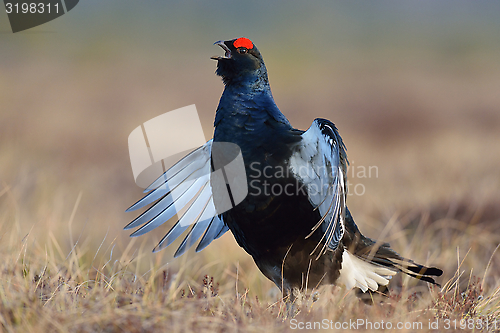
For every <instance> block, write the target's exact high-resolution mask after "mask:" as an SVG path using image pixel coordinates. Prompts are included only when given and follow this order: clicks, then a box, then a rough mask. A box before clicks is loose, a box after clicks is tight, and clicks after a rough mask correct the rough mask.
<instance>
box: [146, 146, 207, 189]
mask: <svg viewBox="0 0 500 333" xmlns="http://www.w3.org/2000/svg"><path fill="white" fill-rule="evenodd" d="M211 148H212V140H210V141H208V142H207V143H205V144H204V145H203V146H201V147H199V148H197V149H195V150H193V151H192V152H190V153H189V154H187V155H186V156H184V157H183V158H181V159H180V160H179V161H178V162H177V163H175V164H174V165H172V166H171V167H170V168H169V169H168V170H167V171H165V172H164V173H163V174H162V175H161V176H160V177H158V178H157V179H156V180H155V181H154V182H153V183H151V185H149V186H148V187H147V188H146V189H145V190H144V193H147V192H149V191H151V190H153V189H155V188H157V187H158V186H160V185H162V184H164V183H165V182H167V181H168V180H169V179H170V178H172V177H174V176H175V175H177V174H179V173H180V172H181V171H182V170H184V169H185V168H187V167H188V166H190V165H192V164H193V162H196V161H199V160H202V159H201V158H200V157H201V156H203V155H205V157H207V159H208V158H210V151H211ZM199 155H201V156H199Z"/></svg>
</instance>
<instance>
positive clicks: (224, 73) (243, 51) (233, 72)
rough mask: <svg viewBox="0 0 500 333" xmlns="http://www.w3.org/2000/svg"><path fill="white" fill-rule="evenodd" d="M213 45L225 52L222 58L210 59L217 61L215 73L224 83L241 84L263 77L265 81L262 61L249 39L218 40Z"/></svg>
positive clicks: (265, 74) (265, 75) (265, 73)
mask: <svg viewBox="0 0 500 333" xmlns="http://www.w3.org/2000/svg"><path fill="white" fill-rule="evenodd" d="M214 45H219V46H220V47H222V49H223V50H224V51H225V54H224V56H213V57H212V58H211V59H213V60H217V71H216V73H217V75H219V76H221V77H222V79H223V80H224V83H228V82H235V81H240V82H243V81H247V80H249V79H250V80H251V79H252V78H259V77H261V78H262V77H263V76H264V77H265V80H266V81H267V71H266V67H265V65H264V60H263V59H262V56H261V54H260V52H259V50H258V49H257V47H256V46H255V45H254V44H253V43H252V41H251V40H250V39H248V38H245V37H240V38H236V39H232V40H226V41H222V40H220V41H218V42H215V43H214Z"/></svg>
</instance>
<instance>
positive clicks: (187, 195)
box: [130, 175, 209, 237]
mask: <svg viewBox="0 0 500 333" xmlns="http://www.w3.org/2000/svg"><path fill="white" fill-rule="evenodd" d="M208 178H209V177H208V175H207V176H205V177H200V178H198V179H196V180H195V182H194V183H193V185H192V186H190V187H189V188H188V189H187V190H186V191H185V192H183V193H182V194H181V195H180V196H179V197H178V198H177V199H175V200H174V202H173V203H172V204H170V205H169V206H168V207H166V208H165V209H164V210H163V211H162V212H161V213H159V214H158V215H156V216H155V217H154V218H153V219H151V220H150V221H149V222H147V223H146V224H144V225H143V226H142V227H140V228H139V229H137V230H136V231H135V232H134V233H132V234H131V235H130V236H132V237H136V236H140V235H143V234H145V233H147V232H148V231H151V230H153V229H154V228H156V227H158V226H160V225H161V224H163V223H165V222H166V221H168V220H170V219H171V218H172V217H174V216H175V214H177V213H178V212H179V211H180V209H182V208H183V207H184V206H186V205H187V204H188V202H189V201H191V200H192V199H193V198H194V197H195V195H196V193H198V191H199V190H200V188H203V187H204V185H201V184H203V182H205V184H207V183H208ZM198 183H201V184H200V186H194V185H195V184H198Z"/></svg>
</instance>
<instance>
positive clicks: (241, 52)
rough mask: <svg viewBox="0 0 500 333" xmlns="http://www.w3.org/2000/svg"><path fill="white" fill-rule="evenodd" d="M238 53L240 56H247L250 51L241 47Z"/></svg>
mask: <svg viewBox="0 0 500 333" xmlns="http://www.w3.org/2000/svg"><path fill="white" fill-rule="evenodd" d="M237 51H238V53H239V54H245V53H247V52H248V49H246V48H244V47H239V48H237Z"/></svg>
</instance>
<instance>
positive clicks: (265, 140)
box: [125, 37, 442, 294]
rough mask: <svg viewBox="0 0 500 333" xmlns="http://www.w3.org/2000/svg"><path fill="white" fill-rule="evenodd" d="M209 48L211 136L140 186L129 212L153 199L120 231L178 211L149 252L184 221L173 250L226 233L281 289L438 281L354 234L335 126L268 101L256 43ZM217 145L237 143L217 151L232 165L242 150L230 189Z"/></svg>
mask: <svg viewBox="0 0 500 333" xmlns="http://www.w3.org/2000/svg"><path fill="white" fill-rule="evenodd" d="M215 44H217V45H219V46H220V47H222V48H223V49H224V51H225V56H218V57H212V59H214V60H217V71H216V73H217V75H219V76H221V77H222V80H223V82H224V84H225V89H224V92H223V94H222V96H221V99H220V102H219V106H218V108H217V112H216V116H215V123H214V126H215V131H214V136H213V140H210V141H209V142H207V143H206V144H205V145H203V146H202V147H200V148H198V149H197V150H195V151H193V152H192V153H190V154H189V155H187V156H186V157H184V158H183V159H182V160H180V161H179V162H178V163H177V164H175V165H174V166H173V167H172V168H170V169H169V170H168V171H167V172H166V173H165V174H163V175H162V176H161V177H160V178H158V179H157V180H156V181H155V182H154V183H153V184H151V186H150V187H149V188H148V189H146V191H145V192H147V195H146V196H145V197H144V198H143V199H141V200H139V201H138V202H137V203H136V204H134V205H133V206H132V207H130V208H129V209H128V211H130V210H135V209H138V208H141V207H144V206H146V205H148V204H151V203H154V204H153V205H152V206H151V207H150V208H148V209H147V210H146V211H145V212H144V213H142V214H141V215H140V216H139V217H137V218H136V219H135V220H133V221H132V222H131V223H129V224H128V225H127V226H126V227H125V229H130V228H135V227H139V226H140V228H139V229H137V230H136V231H135V232H134V233H132V236H139V235H142V234H144V233H146V232H148V231H150V230H152V229H154V228H156V227H158V226H159V225H161V224H162V223H164V222H166V221H167V220H169V219H170V218H172V217H174V216H175V215H176V214H177V213H178V212H179V207H184V212H183V214H182V216H181V217H180V218H179V220H178V221H177V222H176V223H175V224H174V226H173V227H172V229H171V230H170V231H169V232H168V233H167V234H166V235H165V237H164V238H163V239H162V240H161V241H160V243H159V244H158V246H157V247H156V248H155V251H157V250H160V249H162V248H164V247H166V246H168V245H169V244H171V243H172V242H173V241H174V240H175V239H176V238H177V237H178V236H179V235H181V234H182V233H183V232H184V231H185V230H187V229H188V228H189V227H190V230H189V232H188V233H187V235H186V236H185V238H184V240H183V241H182V243H181V245H180V246H179V248H178V250H177V252H176V253H175V256H179V255H181V254H182V253H184V252H185V251H186V249H188V248H189V247H190V246H191V245H193V244H194V243H195V242H196V241H197V240H198V239H199V238H200V237H201V236H202V235H203V236H202V238H201V241H200V242H199V244H198V246H197V248H196V251H200V250H202V249H203V248H205V247H206V246H207V245H208V244H210V242H212V240H214V239H217V238H219V237H220V236H221V235H222V234H224V233H225V232H226V231H227V230H230V231H231V233H232V234H233V235H234V238H235V239H236V241H237V242H238V244H239V245H240V246H241V247H242V248H243V249H245V251H246V252H247V253H248V254H250V255H251V256H252V258H253V259H254V261H255V263H256V264H257V266H258V267H259V269H260V270H261V272H262V273H263V274H264V275H265V276H266V277H267V278H269V279H270V280H272V281H273V282H274V283H275V284H276V286H278V288H280V289H281V290H282V292H284V293H285V294H290V292H291V291H293V290H294V289H305V288H314V287H317V286H318V285H320V284H325V283H326V284H336V283H339V284H343V285H345V286H346V287H347V288H348V289H350V288H353V287H357V288H359V289H361V290H362V291H363V292H366V291H368V290H370V291H376V290H377V289H378V288H379V287H380V286H386V285H387V284H388V282H389V279H390V278H391V277H392V276H393V275H395V274H396V272H398V271H400V272H403V273H406V274H408V275H410V276H412V277H415V278H418V279H421V280H424V281H427V282H430V283H433V284H436V282H435V281H434V279H433V278H432V276H440V275H441V274H442V271H441V270H440V269H438V268H435V267H430V268H429V267H425V266H422V265H419V264H417V263H415V262H413V261H412V260H409V259H405V258H403V257H401V256H400V255H399V254H397V253H396V252H395V251H393V250H392V249H391V248H390V247H389V244H387V243H376V242H375V241H374V240H372V239H370V238H367V237H365V236H363V235H362V234H361V232H360V231H359V229H358V227H357V226H356V224H355V223H354V220H353V218H352V216H351V213H350V212H349V209H348V208H347V205H346V198H347V186H346V168H347V164H348V161H347V156H346V151H345V146H344V143H343V142H342V138H341V137H340V135H339V133H338V131H337V128H336V127H335V125H334V124H333V123H332V122H330V121H329V120H326V119H315V120H314V121H313V123H312V125H311V127H310V128H309V129H308V130H307V131H302V130H298V129H295V128H293V127H292V126H291V125H290V123H289V121H288V120H287V118H286V117H285V116H284V115H283V114H282V113H281V112H280V110H279V109H278V107H277V106H276V104H275V102H274V99H273V96H272V94H271V89H270V86H269V81H268V77H267V70H266V66H265V65H264V61H263V59H262V56H261V54H260V52H259V50H258V49H257V47H256V46H255V45H254V44H253V43H252V42H251V41H250V40H249V39H247V38H243V37H242V38H237V39H233V40H228V41H219V42H216V43H215ZM224 143H230V144H233V145H230V146H232V147H237V148H238V149H237V151H236V153H235V152H234V149H232V150H233V151H232V152H228V151H229V150H231V149H218V150H221V151H222V152H220V153H218V154H221V156H224V155H228V154H229V155H231V156H232V157H231V158H229V157H227V156H226V157H225V159H226V160H227V161H229V160H230V159H232V158H233V157H234V156H236V155H237V153H238V152H240V153H241V156H242V157H243V162H242V163H243V165H244V170H243V175H244V180H245V181H244V182H243V183H242V182H241V181H240V182H238V181H236V180H235V176H234V175H233V176H231V175H230V172H226V173H225V175H224V177H225V178H223V179H225V182H226V183H225V184H224V185H227V186H223V189H222V190H221V189H220V182H217V184H215V181H214V176H213V175H214V174H215V173H214V171H216V170H217V169H218V168H219V167H216V166H215V164H216V163H214V159H215V154H214V151H215V147H216V145H217V144H221V147H224V145H223V144H224ZM217 147H218V146H217ZM226 150H228V151H226ZM223 159H224V158H223ZM219 164H220V165H222V166H223V164H224V163H222V164H221V163H219ZM235 184H236V185H235ZM241 184H243V185H241ZM238 186H239V187H240V188H239V190H240V192H241V190H242V189H241V187H242V186H243V187H244V188H243V193H245V194H246V197H244V199H243V200H238V202H236V200H234V198H232V199H231V200H232V201H231V203H232V204H233V205H234V207H233V208H232V209H229V210H226V209H219V207H217V206H218V204H217V203H218V202H220V200H218V197H219V196H223V192H224V191H225V190H227V191H228V192H233V194H234V193H236V192H237V191H238V189H237V188H235V187H238ZM217 188H218V190H216V189H217ZM247 192H248V194H247ZM219 205H220V204H219Z"/></svg>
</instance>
